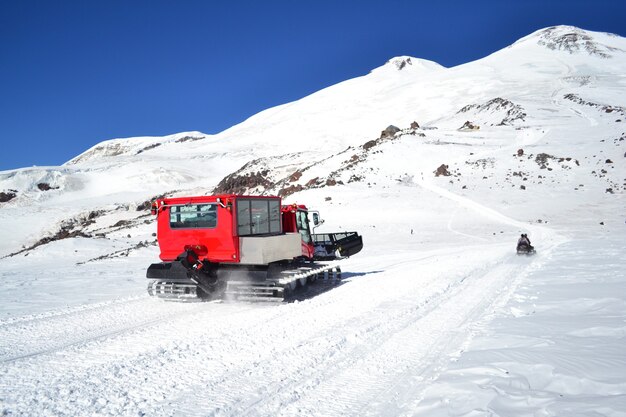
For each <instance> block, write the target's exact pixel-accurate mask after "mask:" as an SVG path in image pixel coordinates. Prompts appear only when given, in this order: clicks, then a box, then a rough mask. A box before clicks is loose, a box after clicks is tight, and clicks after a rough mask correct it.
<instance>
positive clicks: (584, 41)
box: [514, 25, 623, 58]
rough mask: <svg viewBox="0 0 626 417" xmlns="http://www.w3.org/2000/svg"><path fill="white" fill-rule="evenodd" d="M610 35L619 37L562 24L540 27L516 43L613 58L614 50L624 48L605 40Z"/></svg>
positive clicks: (610, 35)
mask: <svg viewBox="0 0 626 417" xmlns="http://www.w3.org/2000/svg"><path fill="white" fill-rule="evenodd" d="M608 37H617V35H614V34H610V33H599V32H591V31H587V30H584V29H581V28H578V27H575V26H567V25H560V26H551V27H548V28H545V29H540V30H538V31H536V32H534V33H532V34H530V35H529V36H526V37H524V38H522V39H520V40H519V41H517V42H515V44H518V43H522V42H526V41H532V42H536V43H537V44H538V45H540V46H543V47H545V48H548V49H550V50H554V51H564V52H568V53H569V54H580V53H587V54H589V55H591V56H595V57H598V58H612V57H613V53H614V52H617V51H622V52H623V50H622V49H620V48H616V47H614V46H610V45H608V44H607V42H605V40H606V38H608ZM603 38H605V39H603ZM609 43H610V42H609ZM515 44H514V45H515Z"/></svg>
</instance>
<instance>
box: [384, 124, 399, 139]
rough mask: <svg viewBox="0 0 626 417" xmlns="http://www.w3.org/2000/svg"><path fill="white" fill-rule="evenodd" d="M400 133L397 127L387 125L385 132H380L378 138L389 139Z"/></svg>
mask: <svg viewBox="0 0 626 417" xmlns="http://www.w3.org/2000/svg"><path fill="white" fill-rule="evenodd" d="M399 131H400V128H399V127H396V126H394V125H389V126H387V128H386V129H385V130H383V131H382V132H380V138H381V139H382V138H389V137H394V136H395V134H396V133H398V132H399Z"/></svg>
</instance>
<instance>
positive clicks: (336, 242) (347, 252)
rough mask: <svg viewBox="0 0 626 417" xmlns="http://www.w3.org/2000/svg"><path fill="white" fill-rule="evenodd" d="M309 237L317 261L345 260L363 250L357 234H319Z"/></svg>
mask: <svg viewBox="0 0 626 417" xmlns="http://www.w3.org/2000/svg"><path fill="white" fill-rule="evenodd" d="M311 237H312V238H313V243H314V245H315V259H318V260H333V259H341V258H347V257H349V256H352V255H356V254H357V253H359V252H360V251H361V249H363V238H362V237H361V236H360V235H359V234H358V233H357V232H340V233H319V234H313V235H311Z"/></svg>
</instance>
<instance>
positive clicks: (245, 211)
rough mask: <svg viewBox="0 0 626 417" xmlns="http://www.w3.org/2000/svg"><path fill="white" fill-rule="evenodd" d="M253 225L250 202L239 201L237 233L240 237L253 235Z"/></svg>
mask: <svg viewBox="0 0 626 417" xmlns="http://www.w3.org/2000/svg"><path fill="white" fill-rule="evenodd" d="M251 223H252V219H251V217H250V200H241V199H239V200H237V233H238V234H239V235H249V234H251V228H250V225H251Z"/></svg>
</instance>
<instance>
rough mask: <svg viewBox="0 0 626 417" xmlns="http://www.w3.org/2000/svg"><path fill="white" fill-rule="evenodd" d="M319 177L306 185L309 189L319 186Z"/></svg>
mask: <svg viewBox="0 0 626 417" xmlns="http://www.w3.org/2000/svg"><path fill="white" fill-rule="evenodd" d="M319 180H320V179H319V177H315V178H312V179H310V180H309V182H307V183H306V186H307V187H313V186H314V185H317V184H319Z"/></svg>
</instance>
